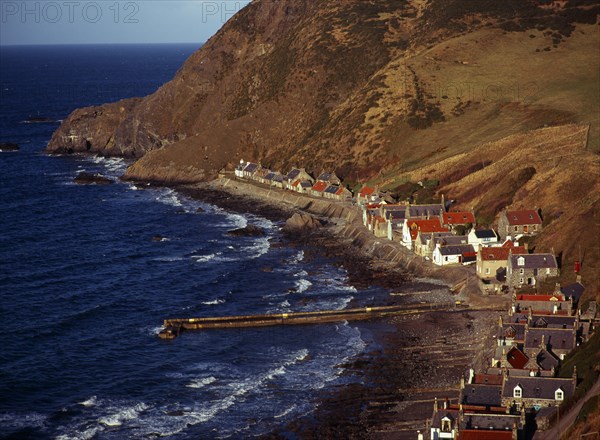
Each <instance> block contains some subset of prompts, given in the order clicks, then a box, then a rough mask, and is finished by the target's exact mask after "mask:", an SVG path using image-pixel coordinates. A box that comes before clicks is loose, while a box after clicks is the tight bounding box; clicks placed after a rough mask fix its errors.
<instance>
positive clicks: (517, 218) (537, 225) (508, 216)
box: [498, 209, 542, 240]
mask: <svg viewBox="0 0 600 440" xmlns="http://www.w3.org/2000/svg"><path fill="white" fill-rule="evenodd" d="M541 231H542V218H541V217H540V214H539V213H538V211H537V210H528V209H525V210H521V211H508V210H506V209H505V210H503V211H502V212H501V213H500V217H499V218H498V233H499V234H500V237H502V240H506V238H507V237H511V236H512V237H516V236H519V235H528V236H529V235H536V234H539V233H540V232H541Z"/></svg>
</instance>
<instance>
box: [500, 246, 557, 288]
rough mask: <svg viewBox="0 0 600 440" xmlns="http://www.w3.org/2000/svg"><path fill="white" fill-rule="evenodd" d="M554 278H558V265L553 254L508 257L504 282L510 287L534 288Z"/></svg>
mask: <svg viewBox="0 0 600 440" xmlns="http://www.w3.org/2000/svg"><path fill="white" fill-rule="evenodd" d="M555 276H558V264H557V263H556V258H555V257H554V255H553V254H523V255H512V254H511V255H510V256H509V257H508V264H507V268H506V282H507V284H508V285H509V286H510V287H522V286H535V285H536V284H537V283H538V282H539V281H543V280H545V279H546V278H548V277H555Z"/></svg>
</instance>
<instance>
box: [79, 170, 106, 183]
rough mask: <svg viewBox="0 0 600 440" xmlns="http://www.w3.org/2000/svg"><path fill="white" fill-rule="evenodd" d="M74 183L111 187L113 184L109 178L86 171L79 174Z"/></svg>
mask: <svg viewBox="0 0 600 440" xmlns="http://www.w3.org/2000/svg"><path fill="white" fill-rule="evenodd" d="M73 182H74V183H77V184H79V185H91V184H96V185H110V184H111V183H113V181H112V180H110V179H109V178H108V177H104V176H102V175H100V174H92V173H86V172H85V171H84V172H81V173H79V174H77V176H76V177H75V178H74V179H73Z"/></svg>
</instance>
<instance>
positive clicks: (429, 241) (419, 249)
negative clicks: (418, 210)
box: [413, 230, 455, 259]
mask: <svg viewBox="0 0 600 440" xmlns="http://www.w3.org/2000/svg"><path fill="white" fill-rule="evenodd" d="M443 237H455V236H454V235H453V234H452V232H449V231H446V232H427V233H425V232H421V231H420V230H419V231H418V232H417V238H416V239H415V241H414V243H413V248H414V252H415V254H417V255H419V256H421V257H425V258H428V259H431V258H432V256H433V251H434V250H435V243H436V242H437V240H438V239H440V238H443Z"/></svg>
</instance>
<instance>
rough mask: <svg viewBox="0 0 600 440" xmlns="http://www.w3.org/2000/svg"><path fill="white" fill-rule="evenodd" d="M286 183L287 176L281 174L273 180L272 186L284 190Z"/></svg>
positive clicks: (276, 174)
mask: <svg viewBox="0 0 600 440" xmlns="http://www.w3.org/2000/svg"><path fill="white" fill-rule="evenodd" d="M284 182H285V176H284V175H283V174H280V173H275V175H274V176H273V179H271V185H272V186H274V187H275V188H278V189H283V187H284Z"/></svg>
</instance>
